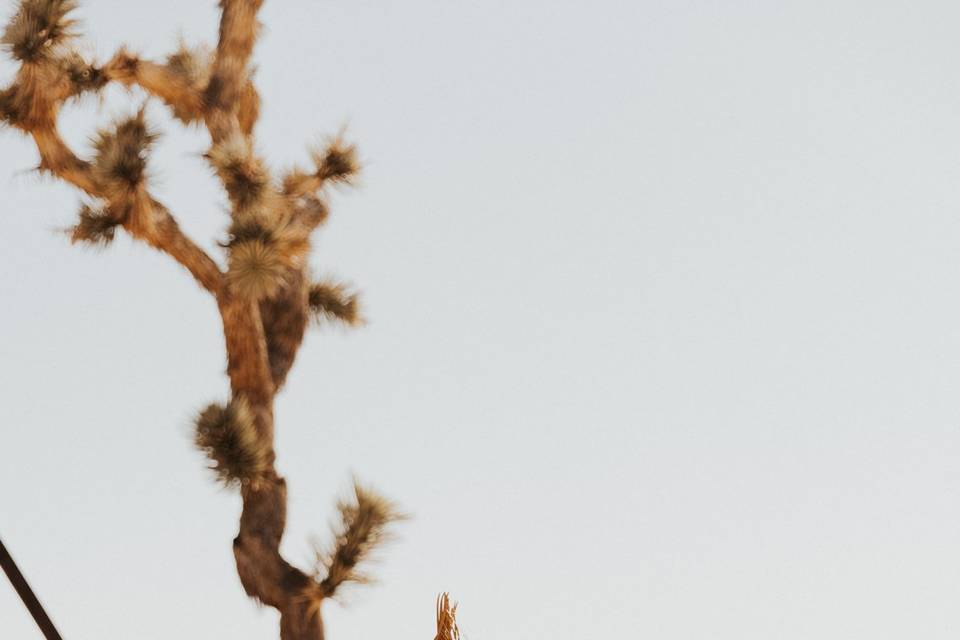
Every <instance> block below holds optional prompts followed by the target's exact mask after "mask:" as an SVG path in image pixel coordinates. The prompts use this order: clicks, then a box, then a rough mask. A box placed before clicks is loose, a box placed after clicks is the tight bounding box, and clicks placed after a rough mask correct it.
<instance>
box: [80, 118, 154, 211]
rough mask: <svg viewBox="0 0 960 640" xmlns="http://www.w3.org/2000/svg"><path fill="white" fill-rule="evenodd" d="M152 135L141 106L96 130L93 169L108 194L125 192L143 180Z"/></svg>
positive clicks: (116, 194)
mask: <svg viewBox="0 0 960 640" xmlns="http://www.w3.org/2000/svg"><path fill="white" fill-rule="evenodd" d="M156 139H157V134H156V133H154V132H153V131H152V130H151V129H150V127H149V126H148V125H147V121H146V117H145V114H144V111H143V109H141V110H140V111H138V112H137V114H136V115H134V116H131V117H129V118H124V119H122V120H120V121H118V122H117V123H116V124H115V125H114V126H113V127H112V128H109V129H103V130H101V131H100V132H99V133H98V134H97V136H96V137H95V138H94V140H93V147H94V150H95V152H96V154H95V157H94V161H93V173H94V176H95V177H96V179H97V182H98V183H99V184H100V185H101V186H102V187H103V189H104V190H105V192H106V193H107V195H108V196H109V197H111V198H119V197H123V196H126V195H129V194H130V193H132V192H133V191H134V189H135V188H136V187H137V186H138V185H139V184H140V183H141V182H142V181H143V180H144V178H145V177H146V169H147V153H148V152H149V150H150V147H151V146H152V145H153V143H154V142H155V141H156Z"/></svg>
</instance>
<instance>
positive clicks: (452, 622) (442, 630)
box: [434, 593, 460, 640]
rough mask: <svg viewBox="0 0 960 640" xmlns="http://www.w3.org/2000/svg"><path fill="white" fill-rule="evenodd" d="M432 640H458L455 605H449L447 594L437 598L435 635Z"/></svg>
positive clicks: (458, 628)
mask: <svg viewBox="0 0 960 640" xmlns="http://www.w3.org/2000/svg"><path fill="white" fill-rule="evenodd" d="M434 640H460V627H458V626H457V603H455V602H454V603H453V604H451V603H450V594H449V593H441V594H440V597H438V598H437V635H436V636H435V637H434Z"/></svg>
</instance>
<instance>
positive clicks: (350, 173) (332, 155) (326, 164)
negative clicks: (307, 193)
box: [312, 136, 360, 183]
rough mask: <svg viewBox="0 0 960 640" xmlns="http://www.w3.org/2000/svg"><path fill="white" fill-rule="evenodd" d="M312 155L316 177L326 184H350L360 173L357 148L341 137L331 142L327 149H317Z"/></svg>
mask: <svg viewBox="0 0 960 640" xmlns="http://www.w3.org/2000/svg"><path fill="white" fill-rule="evenodd" d="M312 155H313V162H314V165H315V166H316V168H317V173H316V176H317V178H319V179H320V180H321V181H322V182H324V183H327V182H346V183H349V182H350V181H351V180H353V179H354V178H355V177H356V175H357V173H359V171H360V161H359V160H358V158H357V146H356V145H353V144H347V143H346V142H345V141H344V140H343V138H342V137H340V136H338V137H336V138H334V139H333V140H331V141H330V142H329V143H328V144H327V146H326V148H324V149H316V150H315V151H314V152H313V154H312Z"/></svg>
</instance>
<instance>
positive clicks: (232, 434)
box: [194, 398, 270, 486]
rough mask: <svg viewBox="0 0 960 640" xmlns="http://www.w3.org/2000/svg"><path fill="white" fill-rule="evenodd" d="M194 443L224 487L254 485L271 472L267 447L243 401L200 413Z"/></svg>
mask: <svg viewBox="0 0 960 640" xmlns="http://www.w3.org/2000/svg"><path fill="white" fill-rule="evenodd" d="M194 442H195V443H196V445H197V447H198V448H199V449H200V450H201V451H203V452H204V453H205V454H206V455H207V457H208V458H209V459H210V463H211V464H210V468H211V469H212V470H213V471H214V472H215V473H216V475H217V478H218V479H219V480H220V481H221V482H222V483H223V484H224V485H227V486H230V485H236V484H243V483H248V482H253V481H255V480H256V479H257V478H260V477H261V476H262V475H263V474H264V473H265V472H266V471H267V470H268V469H269V468H270V461H269V457H268V456H269V450H268V445H267V443H265V442H264V441H263V439H262V438H261V437H260V436H259V434H258V433H257V429H256V424H255V422H254V416H253V412H252V411H251V410H250V406H249V405H248V404H247V402H246V400H244V399H243V398H234V399H233V400H232V401H230V403H229V404H227V405H226V406H223V405H219V404H211V405H210V406H208V407H207V408H206V409H204V410H203V411H201V412H200V415H198V416H197V420H196V433H195V436H194Z"/></svg>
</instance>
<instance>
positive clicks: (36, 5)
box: [0, 0, 77, 63]
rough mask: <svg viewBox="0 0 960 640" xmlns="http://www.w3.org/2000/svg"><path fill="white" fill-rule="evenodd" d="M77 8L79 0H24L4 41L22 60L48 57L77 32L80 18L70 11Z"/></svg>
mask: <svg viewBox="0 0 960 640" xmlns="http://www.w3.org/2000/svg"><path fill="white" fill-rule="evenodd" d="M76 7H77V3H76V2H75V0H21V2H20V6H19V8H18V9H17V13H16V14H15V15H14V16H13V18H12V19H11V20H10V22H9V23H8V24H7V27H6V29H4V31H3V36H2V37H0V43H2V44H3V45H4V47H6V48H7V49H8V50H9V51H10V53H11V55H13V57H14V58H16V59H17V60H20V61H21V62H28V63H31V62H39V61H40V60H43V59H48V58H50V57H51V56H52V55H53V53H54V52H55V51H56V50H57V49H58V47H59V45H62V44H63V43H64V42H66V41H67V40H69V39H70V38H72V37H73V36H74V35H75V34H74V33H73V27H74V26H75V25H76V21H75V20H71V19H70V18H69V17H68V14H69V13H70V12H71V11H73V10H74V9H75V8H76Z"/></svg>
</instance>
